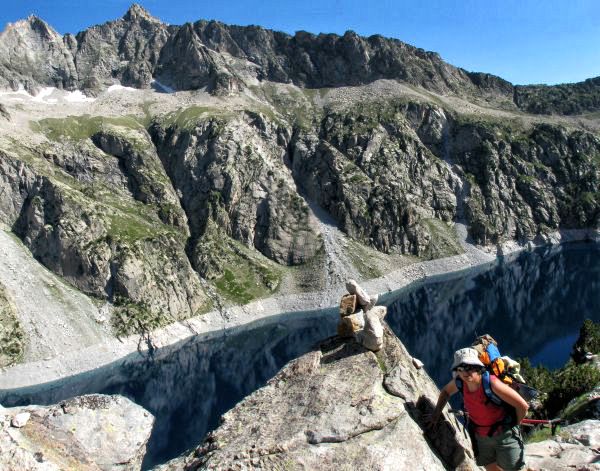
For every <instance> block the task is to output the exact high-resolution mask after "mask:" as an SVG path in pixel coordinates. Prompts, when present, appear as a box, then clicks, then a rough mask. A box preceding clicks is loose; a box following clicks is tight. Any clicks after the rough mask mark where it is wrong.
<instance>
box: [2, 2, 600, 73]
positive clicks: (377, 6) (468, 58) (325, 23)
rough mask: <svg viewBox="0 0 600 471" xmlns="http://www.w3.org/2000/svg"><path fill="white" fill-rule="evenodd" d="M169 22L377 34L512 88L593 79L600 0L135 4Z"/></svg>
mask: <svg viewBox="0 0 600 471" xmlns="http://www.w3.org/2000/svg"><path fill="white" fill-rule="evenodd" d="M131 3H132V2H131V1H126V0H87V1H75V0H26V1H25V0H12V1H9V0H4V5H2V8H1V9H0V25H1V26H0V27H2V29H3V28H4V26H5V25H6V23H7V22H13V21H16V20H18V19H21V18H24V17H26V16H28V15H29V14H32V13H33V14H35V15H37V16H39V17H41V18H42V19H44V20H45V21H47V22H48V23H49V24H50V25H51V26H53V27H54V28H55V29H56V30H57V31H58V32H60V33H63V34H64V33H67V32H71V33H76V32H78V31H81V30H82V29H85V28H87V27H88V26H91V25H94V24H99V23H103V22H105V21H109V20H113V19H116V18H119V17H121V16H123V14H124V13H125V12H126V11H127V9H128V7H129V5H130V4H131ZM137 3H139V4H141V5H142V6H144V7H145V8H146V9H147V10H148V11H149V12H150V13H151V14H153V15H154V16H156V17H158V18H159V19H161V20H162V21H164V22H166V23H170V24H177V25H179V24H183V23H185V22H188V21H191V22H193V21H196V20H199V19H215V20H219V21H222V22H224V23H229V24H239V25H248V24H257V25H260V26H264V27H266V28H271V29H276V30H279V31H285V32H287V33H291V34H293V33H294V32H295V31H298V30H305V31H310V32H313V33H319V32H328V33H330V32H333V33H338V34H343V33H344V31H346V30H348V29H351V30H354V31H356V32H357V33H359V34H361V35H371V34H376V33H377V34H382V35H384V36H388V37H394V38H398V39H400V40H402V41H404V42H407V43H409V44H412V45H414V46H417V47H421V48H423V49H426V50H430V51H436V52H438V53H439V54H440V55H441V56H442V57H443V58H444V60H446V61H447V62H450V63H451V64H453V65H456V66H459V67H463V68H465V69H467V70H470V71H478V72H489V73H493V74H496V75H499V76H501V77H503V78H505V79H507V80H509V81H510V82H512V83H514V84H528V83H548V84H554V83H567V82H578V81H581V80H585V79H586V78H591V77H596V76H600V1H598V0H565V1H557V0H495V1H494V0H447V1H442V0H421V1H418V0H411V1H408V0H406V1H403V0H396V1H392V0H370V1H365V0H318V1H317V0H304V1H303V0H296V1H289V0H262V1H241V0H212V1H206V0H139V1H138V2H137Z"/></svg>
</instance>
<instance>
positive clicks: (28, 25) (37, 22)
mask: <svg viewBox="0 0 600 471" xmlns="http://www.w3.org/2000/svg"><path fill="white" fill-rule="evenodd" d="M11 30H12V31H19V30H21V31H22V30H35V31H38V32H41V33H44V34H45V35H46V36H48V37H50V36H52V35H56V34H58V33H57V32H56V31H54V29H52V27H51V26H50V25H49V24H48V23H46V22H45V21H44V20H42V19H41V18H40V17H39V16H36V15H33V14H31V15H29V16H28V17H27V18H25V19H23V20H18V21H15V22H14V23H7V24H6V28H5V30H4V32H7V31H11Z"/></svg>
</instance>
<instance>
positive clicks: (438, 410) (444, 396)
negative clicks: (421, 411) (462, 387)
mask: <svg viewBox="0 0 600 471" xmlns="http://www.w3.org/2000/svg"><path fill="white" fill-rule="evenodd" d="M457 392H458V388H457V387H456V383H455V382H454V380H452V381H450V382H449V383H448V384H446V386H444V387H443V388H442V390H441V391H440V395H439V396H438V400H437V404H436V405H435V409H434V410H433V412H432V413H431V416H430V417H429V425H430V426H435V425H437V423H438V421H439V420H440V417H441V416H442V411H443V410H444V407H445V406H446V404H448V399H450V396H452V394H454V393H457Z"/></svg>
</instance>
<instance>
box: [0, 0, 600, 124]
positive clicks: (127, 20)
mask: <svg viewBox="0 0 600 471" xmlns="http://www.w3.org/2000/svg"><path fill="white" fill-rule="evenodd" d="M25 51H27V53H25ZM0 52H1V53H0V58H3V59H0V86H4V87H12V88H13V89H17V88H18V87H19V86H23V87H24V88H25V89H26V90H28V91H32V92H36V91H38V90H39V89H40V88H41V87H45V86H53V87H57V88H61V89H67V90H74V89H82V90H84V91H85V92H86V93H91V94H97V93H99V92H100V91H101V90H103V89H106V88H107V87H108V86H110V85H112V84H114V83H115V82H118V83H121V84H122V85H125V86H132V87H138V88H147V87H149V86H151V84H152V83H153V80H154V79H156V80H158V81H159V82H160V83H162V84H164V85H166V86H168V87H170V88H173V89H175V90H191V89H199V88H205V87H206V88H207V89H209V90H212V91H213V92H214V93H217V94H228V93H231V92H235V91H239V90H242V89H247V88H248V87H249V86H252V85H254V84H255V83H257V82H259V83H260V82H264V81H272V82H279V83H293V84H294V85H297V86H299V87H306V88H323V87H340V86H359V85H365V84H367V83H371V82H374V81H376V80H381V79H393V80H398V81H400V82H403V83H407V84H410V85H413V86H418V87H421V88H424V89H426V90H429V91H433V92H436V93H440V94H450V95H457V96H462V97H469V98H471V99H474V100H480V101H482V102H490V103H494V104H495V105H497V106H502V107H506V108H508V109H523V110H525V111H527V112H530V113H544V114H550V113H557V114H577V113H581V112H586V111H595V110H597V109H598V106H599V102H598V83H597V82H598V78H596V79H590V80H587V81H585V82H581V83H578V84H567V85H559V86H550V87H540V86H513V85H512V84H511V83H509V82H507V81H506V80H503V79H501V78H500V77H496V76H493V75H490V74H486V73H479V72H467V71H465V70H463V69H460V68H457V67H454V66H452V65H450V64H448V63H446V62H444V61H443V60H442V59H441V57H440V56H439V55H438V54H437V53H435V52H428V51H424V50H423V49H419V48H416V47H414V46H411V45H409V44H406V43H403V42H401V41H399V40H397V39H391V38H384V37H383V36H380V35H373V36H370V37H368V38H365V37H361V36H359V35H357V34H356V33H354V32H352V31H347V32H346V33H345V34H344V35H342V36H338V35H336V34H318V35H315V34H312V33H307V32H305V31H299V32H297V33H296V34H295V35H293V36H291V35H288V34H285V33H281V32H277V31H272V30H267V29H264V28H261V27H259V26H234V25H226V24H223V23H220V22H217V21H206V20H199V21H197V22H195V23H186V24H185V25H182V26H173V25H167V24H165V23H163V22H161V21H160V20H158V19H157V18H154V17H152V16H151V15H150V14H149V13H148V12H147V11H146V10H145V9H144V8H142V7H141V6H139V5H137V4H133V5H132V6H131V7H130V9H129V10H128V11H127V12H126V14H125V15H124V16H123V18H120V19H118V20H115V21H109V22H107V23H104V24H102V25H98V26H92V27H90V28H88V29H87V30H84V31H82V32H79V33H77V34H76V35H72V34H66V35H64V36H61V35H60V34H58V33H57V32H56V31H54V30H53V29H52V27H51V26H49V25H48V24H46V23H45V22H44V21H43V20H42V19H40V18H37V17H35V16H31V17H29V18H28V19H26V20H22V21H19V22H16V23H14V24H11V25H9V26H8V27H7V29H6V31H4V32H3V33H2V35H1V36H0Z"/></svg>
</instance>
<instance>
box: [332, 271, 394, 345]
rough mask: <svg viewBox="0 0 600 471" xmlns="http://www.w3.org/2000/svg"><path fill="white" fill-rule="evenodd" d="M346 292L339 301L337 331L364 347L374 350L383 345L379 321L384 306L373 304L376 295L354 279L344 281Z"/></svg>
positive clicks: (376, 298)
mask: <svg viewBox="0 0 600 471" xmlns="http://www.w3.org/2000/svg"><path fill="white" fill-rule="evenodd" d="M346 289H347V290H348V294H345V295H344V296H342V299H341V301H340V322H339V323H338V326H337V333H338V335H339V336H340V337H342V338H350V337H354V339H355V340H356V341H357V342H358V343H360V344H361V345H362V346H364V347H365V348H367V349H369V350H371V351H373V352H376V351H378V350H380V349H381V348H382V347H383V326H382V325H381V321H382V320H383V318H384V317H385V315H386V314H387V308H386V307H385V306H375V304H376V303H377V300H378V296H377V295H375V296H369V294H367V292H366V291H365V290H364V289H363V288H361V287H360V286H359V285H358V283H357V282H356V281H354V280H348V282H347V283H346Z"/></svg>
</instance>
